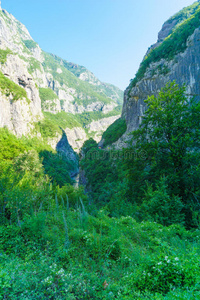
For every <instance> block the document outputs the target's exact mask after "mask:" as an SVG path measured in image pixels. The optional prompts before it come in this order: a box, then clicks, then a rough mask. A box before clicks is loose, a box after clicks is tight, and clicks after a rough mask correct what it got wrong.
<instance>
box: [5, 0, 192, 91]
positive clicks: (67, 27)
mask: <svg viewBox="0 0 200 300" xmlns="http://www.w3.org/2000/svg"><path fill="white" fill-rule="evenodd" d="M1 2H2V8H4V9H6V10H7V11H8V12H9V13H12V14H13V15H14V16H15V17H16V18H17V19H18V20H19V21H20V22H22V23H23V24H24V25H25V26H26V27H27V28H28V30H29V32H30V34H31V36H32V37H33V39H34V40H35V41H36V42H37V43H38V44H39V45H40V47H41V48H42V49H43V50H45V51H47V52H51V53H54V54H56V55H58V56H60V57H62V58H64V59H66V60H68V61H71V62H74V63H77V64H80V65H83V66H85V67H86V68H87V69H89V70H90V71H92V72H93V73H94V74H95V75H96V76H97V77H98V78H99V79H100V80H102V81H104V82H109V83H112V84H115V85H116V86H118V87H120V88H121V89H123V90H124V89H125V88H126V87H127V86H128V84H129V82H130V79H131V78H133V77H134V75H135V73H136V71H137V69H138V67H139V64H140V62H141V60H142V58H143V56H144V54H145V52H146V51H147V49H148V47H149V46H150V45H152V44H154V43H155V42H156V40H157V34H158V31H159V30H160V29H161V27H162V24H163V23H164V22H165V21H166V20H167V19H168V18H169V17H171V16H172V15H173V14H174V13H176V12H178V11H179V10H180V9H182V8H183V7H185V6H188V5H190V4H192V3H194V2H195V1H194V0H55V1H53V0H2V1H1Z"/></svg>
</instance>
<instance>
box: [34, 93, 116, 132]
mask: <svg viewBox="0 0 200 300" xmlns="http://www.w3.org/2000/svg"><path fill="white" fill-rule="evenodd" d="M45 90H46V89H45ZM52 96H54V94H53V95H52ZM120 111H121V107H119V106H118V107H116V108H115V109H113V111H111V112H109V113H107V114H104V113H102V112H99V111H93V112H84V113H82V114H76V115H74V114H72V113H66V112H64V111H61V112H59V113H57V114H52V113H49V112H43V114H44V119H43V120H41V121H39V122H37V123H36V124H35V131H37V132H40V133H41V135H42V137H43V138H52V137H55V136H56V135H57V134H62V129H65V128H70V129H72V128H74V127H82V128H84V129H85V131H86V133H87V135H88V136H90V135H91V133H88V129H87V126H88V125H89V124H90V123H91V122H92V121H97V120H99V119H102V118H107V117H111V116H115V115H118V114H119V113H120Z"/></svg>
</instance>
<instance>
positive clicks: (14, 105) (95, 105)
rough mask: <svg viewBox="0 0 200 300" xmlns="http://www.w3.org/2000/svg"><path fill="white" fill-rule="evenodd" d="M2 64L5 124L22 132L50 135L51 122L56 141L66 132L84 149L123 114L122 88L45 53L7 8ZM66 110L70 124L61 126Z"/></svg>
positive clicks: (1, 27)
mask: <svg viewBox="0 0 200 300" xmlns="http://www.w3.org/2000/svg"><path fill="white" fill-rule="evenodd" d="M0 62H1V65H0V72H1V73H0V81H1V87H0V92H1V97H0V127H3V126H7V127H8V128H9V129H10V130H12V131H13V132H14V133H15V134H17V135H19V136H20V135H23V134H24V135H27V134H31V135H33V134H37V135H39V136H42V137H44V130H42V131H41V126H42V128H43V129H44V127H45V124H48V127H49V128H50V127H51V135H50V136H49V139H52V138H54V142H53V141H49V142H50V143H51V144H53V143H55V137H57V139H56V140H59V138H60V137H61V136H62V130H65V131H66V133H68V134H69V136H70V139H71V140H69V142H70V144H72V145H73V146H74V147H75V148H77V149H78V148H79V147H80V146H81V145H82V144H83V142H84V140H86V139H87V138H88V137H89V136H93V137H95V138H96V139H100V135H101V133H102V132H103V131H104V130H105V129H106V128H107V127H108V126H109V125H110V124H111V123H112V122H113V121H115V120H116V119H117V118H118V117H119V115H120V110H121V104H122V91H120V90H119V89H118V88H116V87H114V86H112V85H109V84H105V83H102V82H100V81H99V80H98V79H97V78H96V77H95V76H94V74H92V73H91V72H90V71H88V70H87V69H86V68H84V67H82V66H79V65H76V64H74V63H70V62H67V61H65V60H62V59H61V58H59V57H57V56H55V55H52V54H49V53H45V52H44V51H42V50H41V48H40V47H39V45H38V44H37V43H36V42H35V41H34V40H33V39H32V37H31V36H30V34H29V32H28V30H27V29H26V27H25V26H24V25H23V24H21V23H20V22H19V21H18V20H16V19H15V18H14V17H13V16H12V15H11V14H9V13H8V12H7V11H5V10H2V9H1V10H0ZM43 112H48V113H50V115H46V114H43ZM61 113H62V120H64V122H62V121H61V122H60V123H62V125H63V126H65V127H62V128H59V126H60V125H59V126H54V125H55V121H56V120H59V118H60V114H61ZM52 114H54V116H53V115H52ZM72 120H73V122H72ZM94 121H95V122H96V123H95V126H94ZM37 122H39V123H38V125H39V126H36V123H37ZM52 128H53V129H54V130H55V131H54V133H52ZM73 133H74V134H73ZM47 135H48V130H46V132H45V137H46V138H47V137H48V136H47Z"/></svg>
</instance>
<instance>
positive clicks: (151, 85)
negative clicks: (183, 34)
mask: <svg viewBox="0 0 200 300" xmlns="http://www.w3.org/2000/svg"><path fill="white" fill-rule="evenodd" d="M159 66H161V67H160V69H162V68H165V70H166V69H167V70H168V73H167V74H162V72H160V71H159V69H158V67H159ZM173 80H176V82H177V83H178V84H179V85H183V84H185V85H186V92H187V94H188V96H195V97H196V98H197V100H200V84H199V83H200V29H199V28H197V29H196V30H195V31H194V33H193V34H192V35H191V36H190V37H189V38H188V40H187V48H186V50H185V51H184V52H183V53H179V54H178V55H176V56H175V57H174V59H173V60H171V61H167V60H165V59H161V60H160V61H159V62H157V63H152V64H151V65H150V67H149V68H148V69H147V70H146V72H145V74H144V77H143V79H142V80H140V81H139V82H137V84H136V86H134V87H133V88H130V87H128V88H127V89H126V91H125V95H124V104H123V110H122V117H124V118H125V119H126V122H127V131H128V132H130V131H133V130H135V129H137V128H138V126H139V124H140V123H141V120H142V116H143V114H144V111H145V109H146V104H145V103H144V100H145V99H147V98H148V96H151V95H157V94H158V92H159V91H160V90H161V88H162V87H164V86H165V85H166V83H167V82H169V81H173Z"/></svg>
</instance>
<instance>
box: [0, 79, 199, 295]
mask: <svg viewBox="0 0 200 300" xmlns="http://www.w3.org/2000/svg"><path fill="white" fill-rule="evenodd" d="M148 105H149V109H148V110H147V112H146V114H145V118H144V120H143V124H142V126H141V128H140V129H139V130H138V131H137V132H136V133H134V140H135V141H136V143H135V145H134V146H130V148H128V149H124V150H122V151H105V150H101V149H99V148H98V146H97V143H96V142H95V141H93V140H92V139H90V140H88V141H87V142H86V143H85V145H84V147H83V149H82V157H81V167H82V170H84V173H85V175H86V178H87V185H86V189H87V194H85V192H84V191H83V188H81V187H80V188H74V187H73V186H72V185H70V184H69V182H68V181H67V178H65V174H64V173H63V172H64V170H65V169H66V168H68V167H69V166H67V164H66V163H65V161H64V158H63V157H62V156H59V153H56V152H53V151H52V149H51V148H50V147H49V146H48V145H46V143H45V139H44V140H43V141H41V140H39V139H36V138H34V139H27V138H25V137H24V138H22V139H17V138H16V137H15V136H14V135H13V134H11V133H9V131H8V130H7V129H1V130H0V146H1V153H0V239H1V241H2V243H1V244H0V299H12V300H17V299H20V300H25V299H32V300H33V299H34V300H35V299H60V300H61V299H74V300H75V299H108V300H110V299H119V300H121V299H127V300H128V299H152V300H162V299H165V300H174V299H199V297H200V293H199V284H200V272H199V255H200V250H199V249H200V247H199V246H200V245H199V235H200V231H199V207H198V199H199V196H200V195H199V186H200V185H199V178H200V176H199V175H200V174H199V172H200V170H199V155H200V154H199V152H198V149H199V148H198V147H199V145H198V143H199V122H198V120H199V113H200V106H199V105H197V104H196V103H195V102H193V101H192V102H191V103H188V102H187V99H186V97H185V94H184V88H181V89H180V88H179V87H178V86H177V85H176V84H175V83H172V84H170V85H168V86H167V87H166V88H165V89H163V90H162V91H161V93H160V94H159V96H158V97H157V98H155V97H151V98H149V99H148ZM59 159H60V162H59V161H58V160H59ZM166 162H167V164H166ZM82 173H83V171H82ZM188 228H189V229H190V230H188Z"/></svg>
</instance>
